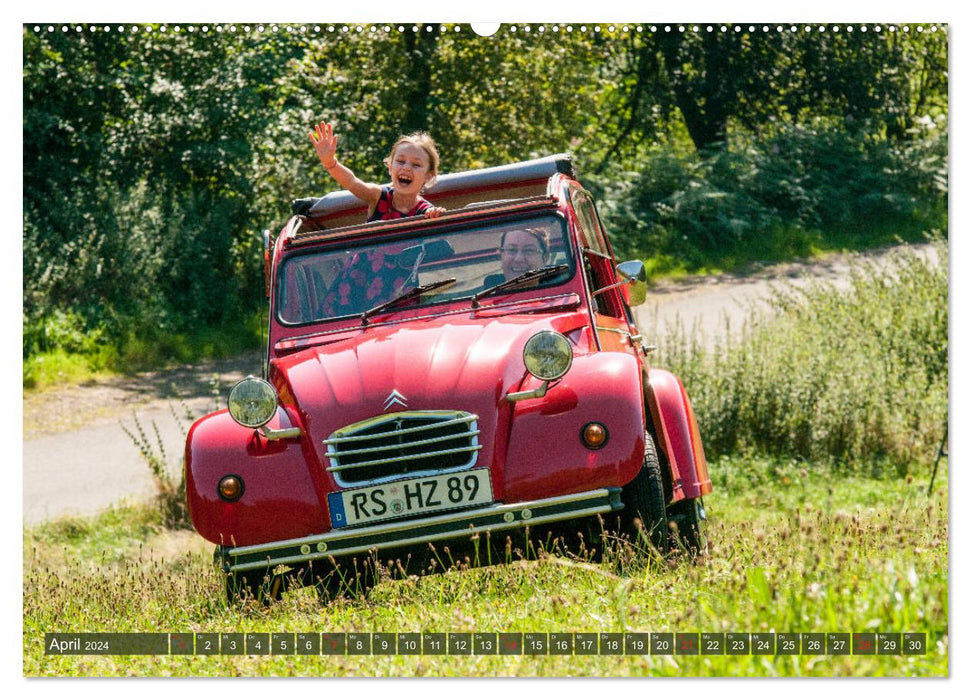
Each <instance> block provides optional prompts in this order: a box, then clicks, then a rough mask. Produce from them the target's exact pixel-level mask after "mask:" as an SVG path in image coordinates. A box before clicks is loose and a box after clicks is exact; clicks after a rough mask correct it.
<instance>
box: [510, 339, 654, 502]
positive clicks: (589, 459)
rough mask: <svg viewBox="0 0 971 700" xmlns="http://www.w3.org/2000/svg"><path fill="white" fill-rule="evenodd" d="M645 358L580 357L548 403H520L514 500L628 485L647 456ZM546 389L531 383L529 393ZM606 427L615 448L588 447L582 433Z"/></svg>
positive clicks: (515, 419) (513, 434)
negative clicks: (598, 425) (641, 360)
mask: <svg viewBox="0 0 971 700" xmlns="http://www.w3.org/2000/svg"><path fill="white" fill-rule="evenodd" d="M640 377H641V373H640V367H639V365H638V362H637V359H636V358H635V357H633V356H632V355H629V354H626V353H622V352H597V353H592V354H589V355H582V356H578V357H575V358H574V360H573V366H572V367H571V369H570V371H569V372H567V373H566V375H565V376H564V377H563V379H562V380H561V381H560V382H559V383H557V384H555V385H552V386H551V387H550V389H549V390H548V392H547V393H546V396H544V397H542V398H535V399H528V400H524V401H518V402H516V403H515V404H514V405H513V415H512V421H511V427H510V433H509V442H508V447H507V449H506V451H505V454H506V460H505V469H504V476H505V489H504V494H503V495H504V497H505V499H506V501H507V502H509V501H515V500H526V499H532V498H544V497H552V496H557V495H562V494H569V493H580V492H582V491H587V490H590V489H593V488H603V487H621V486H623V485H624V484H626V483H627V482H629V481H630V480H631V479H633V478H634V477H635V476H636V475H637V472H638V470H639V469H640V468H641V463H642V461H643V458H644V426H645V416H644V399H643V391H642V387H641V379H640ZM536 386H539V382H538V381H537V380H535V379H533V378H531V377H530V378H527V380H526V381H525V382H524V383H523V385H522V387H521V389H532V388H535V387H536ZM593 421H596V422H600V423H603V424H604V426H606V428H607V433H608V440H607V443H606V444H605V445H604V446H603V447H602V448H600V449H591V448H589V447H586V446H585V445H584V444H583V442H582V441H581V431H582V430H583V427H584V426H585V425H587V424H588V423H590V422H593Z"/></svg>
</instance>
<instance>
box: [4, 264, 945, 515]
mask: <svg viewBox="0 0 971 700" xmlns="http://www.w3.org/2000/svg"><path fill="white" fill-rule="evenodd" d="M918 248H919V249H920V250H921V251H922V252H924V253H925V254H927V255H929V256H933V255H934V250H933V248H932V247H931V246H918ZM892 252H893V251H892V250H891V251H889V252H888V251H878V252H876V253H873V254H870V255H869V256H868V257H870V258H871V259H874V260H877V261H885V260H887V259H888V257H889V256H890V255H892ZM850 257H851V256H845V255H840V256H832V257H830V258H827V259H826V260H823V261H814V262H812V263H788V264H784V265H776V266H772V267H766V268H764V269H762V270H759V271H757V272H755V273H751V274H748V275H745V276H734V275H719V276H714V277H702V278H690V279H685V280H680V281H677V282H666V283H663V284H660V285H656V286H652V288H651V290H650V292H649V295H648V301H647V302H646V303H645V304H643V305H642V306H640V307H638V308H637V309H636V314H637V319H638V325H639V326H640V328H641V331H642V332H643V333H644V335H645V339H646V340H647V341H648V342H651V340H652V339H656V338H657V337H659V336H661V337H663V334H664V332H665V329H666V328H667V327H669V326H671V325H673V324H676V323H679V322H680V323H683V324H684V325H685V327H686V328H687V329H691V328H692V326H694V325H697V326H698V327H699V328H700V329H701V331H702V332H703V333H704V334H705V338H706V342H710V343H713V342H717V339H718V337H719V335H720V334H723V329H724V328H725V323H726V319H727V321H728V322H729V323H730V324H731V327H733V328H738V327H740V325H741V323H742V321H743V320H744V318H745V316H746V314H747V312H748V310H749V309H750V308H752V307H753V305H754V307H755V308H760V304H761V302H764V300H765V299H766V298H767V297H768V296H769V294H770V293H771V289H772V286H773V284H778V283H780V282H794V283H796V284H802V283H807V282H809V281H811V280H826V281H830V282H833V283H835V284H837V285H845V284H846V283H848V277H849V270H850ZM761 308H764V304H761ZM259 371H260V357H259V354H258V353H253V354H251V355H249V356H245V357H242V358H235V359H231V360H222V361H218V362H211V363H204V364H200V365H197V366H193V367H179V368H175V369H172V370H166V371H158V372H150V373H145V374H139V375H137V376H134V377H121V378H113V379H110V380H106V381H101V382H94V383H91V384H89V385H83V386H73V387H63V388H58V389H56V390H52V391H46V392H40V393H35V392H32V393H29V394H26V395H25V396H24V401H23V409H24V434H23V439H24V443H23V448H24V449H23V476H24V492H23V509H24V510H23V520H24V522H25V523H26V524H34V523H37V522H41V521H43V520H47V519H50V518H54V517H58V516H61V515H90V514H93V513H96V512H98V511H100V510H102V509H104V508H106V507H108V506H110V505H112V504H114V503H117V502H119V501H121V500H123V499H129V500H137V499H145V498H148V497H150V496H151V494H152V493H153V489H154V485H153V482H152V477H151V474H150V472H149V470H148V468H147V466H146V465H145V462H144V460H143V459H142V457H141V455H140V454H139V449H138V447H137V446H136V445H135V443H134V442H133V440H132V438H131V437H129V435H128V434H126V432H125V428H127V429H128V430H129V431H130V432H132V433H136V434H137V428H136V424H135V418H134V417H135V416H137V419H138V422H139V423H140V424H141V426H142V428H143V430H144V431H145V433H146V437H147V438H148V441H149V443H150V444H151V445H152V446H153V447H155V448H157V446H158V445H159V444H161V447H162V449H164V452H165V455H166V458H167V462H168V464H169V469H170V471H171V472H172V473H173V474H177V473H178V470H179V469H180V468H181V455H182V450H183V448H184V444H185V432H186V430H188V427H189V425H190V424H191V422H192V420H193V418H192V416H195V417H198V416H202V415H205V414H206V413H209V412H210V411H212V410H215V409H217V408H222V407H225V401H226V397H227V395H228V392H229V389H230V388H231V387H232V385H233V384H234V383H235V382H236V381H238V380H239V379H242V378H243V377H244V376H245V375H246V374H257V375H258V374H259ZM155 428H157V430H158V438H156V433H155Z"/></svg>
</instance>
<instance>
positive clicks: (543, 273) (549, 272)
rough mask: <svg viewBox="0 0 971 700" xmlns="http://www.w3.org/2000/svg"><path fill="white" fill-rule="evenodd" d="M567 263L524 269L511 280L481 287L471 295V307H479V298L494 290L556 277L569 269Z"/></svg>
mask: <svg viewBox="0 0 971 700" xmlns="http://www.w3.org/2000/svg"><path fill="white" fill-rule="evenodd" d="M569 269H570V266H569V265H547V266H546V267H541V268H538V269H536V270H526V272H524V273H523V274H521V275H518V276H516V277H513V278H512V279H511V280H506V281H505V282H500V283H499V284H497V285H494V286H492V287H489V288H487V289H483V290H482V291H481V292H478V293H476V294H475V295H473V297H472V308H473V309H477V308H479V299H481V298H482V297H484V296H489V295H490V294H494V293H496V292H501V291H505V290H507V289H516V288H517V287H524V286H526V284H527V283H528V282H536V281H538V280H541V279H546V278H547V277H556V276H557V275H558V274H560V273H561V272H565V271H566V270H569Z"/></svg>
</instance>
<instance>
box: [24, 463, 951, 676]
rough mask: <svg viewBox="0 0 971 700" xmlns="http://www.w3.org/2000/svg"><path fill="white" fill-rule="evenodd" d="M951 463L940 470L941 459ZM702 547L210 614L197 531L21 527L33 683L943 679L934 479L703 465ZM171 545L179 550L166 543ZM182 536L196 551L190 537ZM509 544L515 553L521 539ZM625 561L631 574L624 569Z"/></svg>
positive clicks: (943, 497)
mask: <svg viewBox="0 0 971 700" xmlns="http://www.w3.org/2000/svg"><path fill="white" fill-rule="evenodd" d="M943 466H945V467H946V462H945V463H944V465H943ZM712 474H713V476H714V478H715V480H716V489H715V493H713V494H712V495H711V496H710V497H709V498H708V499H706V502H707V506H708V510H709V514H710V518H711V535H712V542H713V545H712V551H711V554H710V556H709V557H708V558H707V559H705V560H703V561H699V562H697V563H692V562H689V561H686V560H684V559H680V558H675V559H671V560H667V561H663V562H659V561H657V560H653V561H650V562H646V563H645V562H641V564H639V565H637V566H630V565H629V561H628V560H627V559H626V557H623V556H621V555H623V554H624V552H623V551H621V550H617V549H615V550H613V557H612V563H607V564H604V563H592V562H590V561H584V560H583V559H582V558H576V557H573V558H571V557H566V556H558V557H544V558H542V559H540V560H532V561H525V560H522V558H521V557H519V556H517V555H516V554H515V553H513V555H512V557H511V562H510V563H509V564H508V565H500V566H493V567H487V568H473V569H464V570H463V569H462V568H459V569H455V570H451V571H448V572H447V573H444V574H434V575H429V576H424V577H421V578H416V577H412V578H410V579H406V580H397V581H392V580H386V581H383V582H381V583H379V584H378V585H377V587H376V588H375V589H374V590H373V591H371V593H370V594H369V595H368V596H367V597H366V598H358V599H352V600H347V599H344V600H339V601H336V602H334V603H331V604H330V605H324V604H322V603H321V602H320V601H319V600H318V598H317V597H316V596H315V595H314V593H313V591H312V590H310V589H300V590H297V591H291V592H288V593H287V594H286V595H285V596H284V599H283V600H282V601H281V602H279V603H277V604H274V605H272V606H269V607H263V606H261V605H259V604H257V603H255V602H249V603H247V604H245V605H243V606H242V607H229V606H227V605H226V604H225V603H224V602H223V595H222V586H221V577H220V574H219V573H218V572H217V571H216V570H215V569H214V568H213V565H212V562H211V558H210V556H209V552H210V550H209V548H208V547H207V546H206V545H204V543H202V542H201V540H199V539H198V538H197V537H196V536H194V535H193V536H191V538H190V539H185V538H186V537H189V536H188V535H187V534H185V533H182V534H181V535H172V534H169V533H166V532H165V531H163V530H162V529H161V528H160V527H158V526H157V525H154V524H152V523H153V520H152V519H153V518H155V517H157V516H156V515H155V511H152V510H148V511H146V510H141V509H128V510H119V511H113V512H110V513H107V514H104V515H102V516H101V517H100V518H98V519H97V520H93V521H76V520H72V521H66V522H63V523H55V524H50V525H46V526H44V527H42V528H38V529H32V530H27V531H25V533H24V584H23V585H24V589H23V590H24V639H23V653H24V673H25V675H27V676H91V675H98V676H101V675H107V676H114V675H148V676H170V675H171V676H236V675H242V676H270V675H274V676H290V675H305V676H352V675H367V676H422V675H428V676H486V675H497V676H649V675H660V676H665V675H671V676H837V675H838V676H872V675H877V676H880V675H887V676H910V675H915V676H945V675H947V673H948V641H947V631H948V598H947V591H948V569H947V554H948V552H947V535H948V524H947V473H946V469H944V470H943V471H942V473H941V474H939V475H938V481H937V484H938V488H937V489H936V492H935V493H934V494H933V495H932V496H931V497H930V498H928V497H927V496H926V495H925V491H926V482H925V481H924V480H923V479H921V480H916V479H906V480H905V479H894V480H874V479H867V478H862V477H837V476H835V475H834V474H832V473H831V472H829V471H828V470H825V469H806V468H805V467H804V466H800V465H799V464H796V463H787V462H779V461H773V460H765V459H763V460H724V461H721V462H719V463H716V464H713V465H712ZM172 537H180V538H182V539H177V540H175V541H176V542H177V543H178V546H175V547H174V548H173V544H172V542H169V543H168V544H166V542H167V541H168V538H172ZM193 538H194V539H193ZM514 550H515V547H514ZM621 561H627V565H626V566H618V562H621ZM154 631H164V632H190V631H191V632H422V631H425V632H471V631H510V632H625V631H652V632H667V631H670V632H679V631H680V632H687V631H696V632H730V631H736V632H737V631H745V632H763V631H776V632H789V631H796V632H834V631H841V632H842V631H845V632H871V631H874V632H875V631H882V632H889V631H899V632H906V631H915V632H927V633H928V641H929V653H928V654H927V655H926V656H920V657H861V656H856V657H839V656H794V657H784V656H768V657H761V656H746V657H734V656H705V657H683V656H678V657H662V656H645V657H634V656H620V657H610V656H597V657H593V656H573V657H557V656H544V657H531V656H521V657H510V656H501V657H489V656H472V657H461V656H423V657H412V656H387V657H385V656H368V657H362V656H350V655H348V656H342V657H279V656H277V657H269V656H264V657H260V656H221V657H204V656H192V657H175V656H154V657H140V656H119V657H115V656H103V657H96V656H47V655H44V653H43V640H44V633H45V632H154Z"/></svg>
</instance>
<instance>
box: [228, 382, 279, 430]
mask: <svg viewBox="0 0 971 700" xmlns="http://www.w3.org/2000/svg"><path fill="white" fill-rule="evenodd" d="M276 403H277V400H276V392H275V391H274V390H273V387H272V386H270V384H269V383H268V382H265V381H263V380H262V379H257V378H256V377H247V378H246V379H244V380H243V381H241V382H240V383H239V384H237V385H236V386H234V387H233V390H232V391H231V392H230V393H229V415H231V416H232V417H233V420H235V421H236V422H237V423H239V424H240V425H243V426H245V427H247V428H259V427H260V426H263V425H266V424H267V423H269V422H270V419H271V418H272V417H273V416H274V415H275V414H276Z"/></svg>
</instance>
